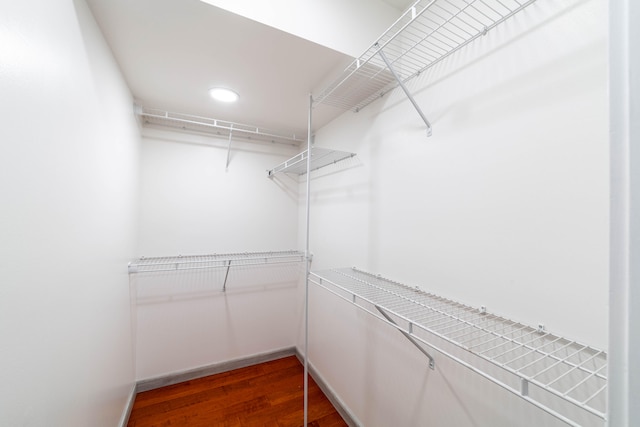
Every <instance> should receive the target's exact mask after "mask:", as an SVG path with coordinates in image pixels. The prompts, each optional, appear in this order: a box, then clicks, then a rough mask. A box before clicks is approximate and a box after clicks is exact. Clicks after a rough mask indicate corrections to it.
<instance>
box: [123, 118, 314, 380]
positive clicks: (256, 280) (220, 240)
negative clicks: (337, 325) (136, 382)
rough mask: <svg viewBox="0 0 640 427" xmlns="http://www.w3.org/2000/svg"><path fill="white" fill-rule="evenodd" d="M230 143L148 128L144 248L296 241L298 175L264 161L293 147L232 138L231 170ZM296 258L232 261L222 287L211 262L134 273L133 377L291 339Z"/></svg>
mask: <svg viewBox="0 0 640 427" xmlns="http://www.w3.org/2000/svg"><path fill="white" fill-rule="evenodd" d="M227 144H228V141H227V140H224V139H214V138H210V137H205V136H199V135H189V134H178V133H173V132H167V131H162V130H157V129H145V130H144V138H143V142H142V151H141V156H140V159H141V162H140V177H141V179H140V182H141V183H140V203H141V207H140V221H139V222H140V237H139V247H138V253H139V255H140V256H147V257H149V256H174V255H180V254H182V255H196V254H213V253H218V254H225V253H238V252H256V251H257V252H262V251H282V250H292V249H297V232H298V230H297V219H298V218H297V203H298V199H297V198H298V188H297V181H296V180H293V179H291V178H288V177H287V176H277V177H275V178H273V179H269V178H267V170H268V169H271V168H273V167H274V166H276V165H277V164H279V163H281V162H283V161H284V160H286V159H288V158H290V157H291V156H293V155H294V154H297V153H298V151H299V148H297V147H291V146H279V145H273V144H259V143H246V142H242V141H240V140H233V141H232V149H231V153H230V162H229V168H228V170H227V169H226V167H225V165H226V159H227ZM302 267H303V264H298V265H295V266H286V267H284V268H281V269H272V270H265V269H263V268H256V269H254V270H244V269H241V270H238V271H236V270H234V269H231V272H230V275H229V283H228V284H227V292H226V293H222V292H221V285H220V283H221V282H220V280H218V279H220V277H218V276H216V274H218V273H219V272H216V271H204V272H200V271H196V272H194V273H184V274H180V275H171V274H165V275H152V276H149V275H144V274H138V275H134V276H132V283H133V284H134V287H135V292H136V295H137V310H136V313H137V315H136V327H135V330H136V342H137V347H136V356H137V370H136V372H137V378H138V379H148V378H153V377H157V376H161V375H167V374H171V373H176V372H181V371H184V370H188V369H193V368H197V367H200V366H205V365H210V364H213V363H218V362H222V361H227V360H232V359H236V358H239V357H246V356H248V355H253V354H258V353H264V352H268V351H272V350H278V349H282V348H285V347H292V346H294V345H295V330H296V329H295V325H296V318H295V308H296V301H295V296H296V289H297V284H298V281H299V271H300V268H302ZM154 287H155V289H158V288H159V287H162V288H163V293H162V294H161V295H155V294H154ZM150 293H151V294H150ZM149 295H153V298H151V297H150V296H149Z"/></svg>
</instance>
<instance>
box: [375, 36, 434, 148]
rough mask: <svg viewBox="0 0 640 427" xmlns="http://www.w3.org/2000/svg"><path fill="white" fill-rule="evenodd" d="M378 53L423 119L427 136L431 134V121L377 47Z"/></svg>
mask: <svg viewBox="0 0 640 427" xmlns="http://www.w3.org/2000/svg"><path fill="white" fill-rule="evenodd" d="M375 46H376V47H377V48H379V47H380V46H379V45H378V43H376V44H375ZM378 54H379V55H380V58H382V60H383V61H384V63H385V64H387V68H388V69H389V71H390V72H391V74H393V77H394V78H395V79H396V81H397V82H398V84H399V85H400V87H401V88H402V90H403V91H404V93H405V95H407V98H409V101H411V104H413V108H415V109H416V111H417V112H418V114H420V117H421V118H422V121H424V124H425V125H427V136H431V123H429V120H427V117H426V116H425V115H424V113H423V112H422V110H421V109H420V107H419V106H418V103H417V102H416V101H415V99H413V96H412V95H411V92H409V89H407V87H406V86H405V85H404V83H402V80H401V79H400V76H399V75H398V74H397V73H396V70H394V69H393V66H392V65H391V62H389V60H388V59H387V56H386V55H385V54H384V52H383V51H382V49H378Z"/></svg>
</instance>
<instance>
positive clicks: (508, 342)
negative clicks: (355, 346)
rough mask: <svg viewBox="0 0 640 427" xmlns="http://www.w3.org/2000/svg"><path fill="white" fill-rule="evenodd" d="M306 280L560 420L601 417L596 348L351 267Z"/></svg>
mask: <svg viewBox="0 0 640 427" xmlns="http://www.w3.org/2000/svg"><path fill="white" fill-rule="evenodd" d="M309 281H310V282H311V283H314V284H316V285H318V286H320V287H321V288H324V289H326V290H328V291H329V292H331V293H332V294H334V295H337V296H339V297H341V298H342V299H344V300H346V301H348V302H350V303H352V304H354V305H356V306H357V307H359V308H360V309H363V310H365V311H367V312H368V313H369V314H372V315H373V316H375V317H377V318H378V319H380V320H382V321H384V322H386V323H387V324H389V325H391V326H393V327H394V328H396V329H398V330H399V331H400V332H401V333H402V334H403V335H405V336H406V337H407V338H409V339H410V340H411V341H412V342H413V343H414V344H415V345H416V346H418V347H419V348H420V347H421V346H422V345H424V346H426V347H428V348H431V349H434V350H436V352H437V353H441V354H443V355H445V356H447V357H449V358H451V359H453V360H455V361H456V362H458V363H460V364H462V365H463V366H465V367H466V368H469V369H471V370H472V371H474V372H475V373H477V374H479V375H481V376H482V377H484V378H486V379H488V380H490V381H492V382H494V383H495V384H497V385H499V386H501V387H503V388H505V389H507V390H508V391H510V392H512V393H514V394H516V395H518V396H519V397H521V398H523V399H525V400H526V401H528V402H529V403H532V404H534V405H535V406H537V407H538V408H540V409H542V410H544V411H545V412H547V413H549V414H551V415H553V416H555V417H557V418H559V419H561V420H562V421H564V422H565V423H566V424H568V425H571V426H576V427H577V426H582V425H584V424H583V423H584V419H585V418H586V419H588V420H590V421H592V422H593V423H595V424H593V425H602V424H603V422H604V420H605V419H606V416H605V413H606V384H607V378H606V370H607V356H606V353H605V352H604V351H601V350H597V349H594V348H592V347H590V346H587V345H584V344H580V343H578V342H576V341H572V340H569V339H565V338H563V337H560V336H557V335H554V334H551V333H548V332H546V331H545V330H544V328H543V327H537V328H535V327H531V326H527V325H523V324H521V323H518V322H514V321H512V320H509V319H505V318H503V317H499V316H496V315H493V314H490V313H487V312H486V311H485V310H483V309H477V308H473V307H469V306H466V305H463V304H460V303H457V302H454V301H451V300H448V299H445V298H442V297H439V296H436V295H433V294H430V293H427V292H424V291H422V290H420V289H418V288H412V287H409V286H406V285H403V284H401V283H397V282H394V281H391V280H388V279H385V278H382V277H380V276H376V275H373V274H370V273H367V272H364V271H360V270H357V269H355V268H342V269H332V270H323V271H319V272H312V273H311V275H310V279H309ZM418 342H419V343H418ZM434 343H435V344H434ZM421 351H423V352H425V351H424V349H423V348H421ZM437 353H436V354H437ZM425 354H427V353H426V352H425ZM427 356H428V357H429V358H430V359H431V356H429V355H428V354H427ZM432 362H433V360H432ZM436 363H437V360H436ZM577 416H578V417H577ZM576 417H577V418H579V420H576Z"/></svg>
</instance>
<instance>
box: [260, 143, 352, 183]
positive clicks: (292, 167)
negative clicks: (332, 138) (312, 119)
mask: <svg viewBox="0 0 640 427" xmlns="http://www.w3.org/2000/svg"><path fill="white" fill-rule="evenodd" d="M307 151H308V150H305V151H303V152H302V153H300V154H298V155H296V156H293V157H292V158H290V159H288V160H286V161H284V162H282V163H280V164H279V165H278V166H276V167H274V168H273V169H271V170H269V171H267V173H268V175H269V177H272V176H273V175H275V174H276V173H279V172H282V173H289V174H294V175H304V174H306V173H307ZM355 155H356V154H355V153H349V152H346V151H337V150H331V149H328V148H312V149H311V170H310V171H311V172H313V171H314V170H317V169H320V168H323V167H325V166H329V165H333V164H335V163H338V162H340V161H342V160H346V159H350V158H352V157H354V156H355Z"/></svg>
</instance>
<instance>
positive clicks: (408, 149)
mask: <svg viewBox="0 0 640 427" xmlns="http://www.w3.org/2000/svg"><path fill="white" fill-rule="evenodd" d="M606 14H607V4H606V2H605V1H603V0H584V1H580V0H578V1H574V0H567V1H560V2H550V1H539V2H536V3H535V4H534V5H533V6H531V7H529V8H528V9H527V10H525V11H524V12H523V13H522V14H519V15H517V16H515V17H514V18H513V19H511V20H509V21H508V22H506V23H505V24H504V25H502V26H500V27H498V28H496V29H495V30H494V31H492V32H491V33H490V34H489V35H488V36H487V37H484V38H481V39H478V40H477V41H476V42H474V43H473V44H472V45H470V46H468V47H467V48H465V49H463V50H461V51H460V52H459V53H457V54H455V55H453V56H451V57H450V58H449V59H447V60H446V61H444V62H443V63H441V64H439V65H438V66H436V67H435V68H434V69H432V70H431V71H429V72H427V73H424V74H422V75H421V76H420V77H419V78H418V79H416V80H414V81H412V82H411V83H410V85H409V87H410V90H411V91H412V93H414V95H415V97H416V100H417V102H418V104H419V105H420V106H421V107H422V109H423V111H424V112H425V114H426V115H427V117H428V118H429V119H430V120H431V122H432V124H433V136H432V137H431V138H427V137H426V134H425V129H424V124H422V123H421V121H420V118H419V117H418V115H417V113H416V112H415V111H414V110H413V109H412V107H411V105H410V103H409V102H408V101H407V100H406V98H404V96H403V95H401V94H400V93H399V92H397V91H396V92H394V93H393V94H391V95H390V96H386V97H385V98H383V99H381V100H379V101H377V102H376V103H374V104H372V105H370V106H369V107H367V108H365V109H364V110H362V111H361V112H360V113H358V114H354V113H346V114H345V115H343V116H341V117H340V118H339V119H337V120H335V121H334V122H332V123H331V124H329V125H328V126H325V127H324V128H322V129H320V130H319V131H318V132H317V135H316V143H317V145H319V146H326V147H332V148H337V149H344V150H347V151H354V152H357V153H358V158H359V164H356V165H353V167H350V168H346V170H344V171H342V172H340V173H330V174H326V175H325V176H322V177H318V178H317V179H315V180H314V181H313V183H312V185H313V187H312V220H311V223H312V230H311V250H312V252H313V253H314V255H315V257H314V269H316V270H321V269H323V268H331V267H349V266H358V267H360V268H362V269H364V270H368V271H371V272H373V273H380V274H383V275H384V276H386V277H390V278H392V279H394V280H398V281H400V282H404V283H406V284H409V285H419V286H421V287H422V288H424V289H426V290H429V291H431V292H434V293H436V294H439V295H442V296H445V297H448V298H452V299H454V300H457V301H460V302H462V303H465V304H467V305H470V306H473V307H480V306H481V305H484V306H486V307H487V308H488V310H489V311H490V312H493V313H497V314H500V315H503V316H506V317H508V318H512V319H515V320H518V321H521V322H523V323H525V324H530V325H537V324H538V323H543V324H544V325H545V326H546V328H547V330H549V331H551V332H552V333H556V334H560V335H564V336H566V337H568V338H572V339H576V340H579V341H582V342H585V343H587V344H590V345H593V346H595V347H596V348H606V346H607V317H608V310H607V304H608V207H609V190H608V184H609V183H608V180H609V168H608V156H609V152H608V134H607V131H608V122H607V121H608V119H607V116H608V109H607V108H608V107H607V23H606V19H602V17H603V16H606ZM319 108H322V107H319ZM343 311H345V309H343V308H342V307H341V306H340V305H339V303H338V302H335V300H331V299H329V298H325V299H315V300H314V298H312V299H311V308H310V314H311V316H312V331H311V335H310V340H311V351H310V358H311V361H312V363H313V364H314V365H315V366H316V367H317V368H318V369H319V371H320V372H321V373H322V374H323V375H325V377H327V379H328V380H329V382H330V383H331V384H332V386H334V388H335V389H336V391H337V392H338V394H340V397H341V398H343V400H344V401H345V402H346V403H347V404H348V405H350V406H351V407H352V409H354V411H355V413H356V415H357V416H358V417H359V418H361V421H363V422H364V424H365V425H368V426H369V425H371V426H375V425H434V426H445V425H456V426H467V425H469V426H471V425H492V426H512V425H536V426H538V425H547V424H545V423H547V422H549V423H552V421H547V417H546V416H545V415H541V413H538V412H539V411H533V413H529V412H527V414H526V416H523V413H520V411H521V410H522V411H530V409H522V408H521V409H513V410H512V409H511V408H519V407H518V406H517V405H518V403H514V402H517V401H519V399H518V398H514V399H509V398H507V397H505V396H502V395H497V394H496V393H498V392H497V391H495V390H493V389H491V388H490V387H488V386H484V385H480V386H479V387H478V389H479V390H480V392H470V391H469V390H468V389H461V387H460V385H461V384H463V383H464V382H465V381H466V380H465V379H464V378H465V377H464V376H465V375H467V374H465V372H464V370H461V369H460V368H451V369H449V368H446V369H445V368H444V367H443V368H442V370H439V371H438V372H436V373H435V374H431V375H430V376H428V377H426V378H425V376H424V375H423V372H422V366H423V365H422V364H426V362H425V361H424V360H415V361H409V360H407V359H408V358H409V357H410V356H411V357H413V356H412V355H410V356H407V355H405V354H404V353H405V352H408V353H410V352H412V351H415V350H412V349H411V345H410V344H408V343H407V342H406V341H404V343H403V340H402V337H400V338H397V337H393V336H387V335H388V334H393V331H391V332H389V333H388V334H384V333H383V332H379V331H374V330H373V329H372V328H370V327H369V326H368V323H364V324H363V322H364V319H361V317H365V315H357V314H354V313H349V312H345V313H342V312H343ZM338 312H340V313H338ZM342 317H346V321H344V322H343V321H342V320H343V319H342ZM396 334H397V333H396ZM387 340H392V341H393V344H391V343H387V344H377V343H378V341H387ZM396 341H398V342H396ZM407 347H409V349H408V350H407ZM338 352H339V353H340V363H336V360H335V359H336V356H334V355H335V354H337V353H338ZM394 352H395V353H394ZM394 354H395V355H394ZM418 354H419V353H418ZM394 359H395V360H394ZM383 362H384V363H383ZM418 366H420V367H418ZM440 366H441V367H442V365H440ZM413 371H415V372H417V374H415V375H414V374H413V373H412V372H413ZM347 377H348V380H347ZM432 377H433V380H431V379H432ZM391 379H393V381H397V382H398V384H400V385H398V389H397V390H395V389H393V388H391V387H389V386H388V381H391ZM332 381H335V383H334V382H332ZM443 381H444V382H445V383H448V384H451V387H449V386H447V387H441V386H442V385H443V384H442V382H443ZM473 381H475V380H473ZM444 385H445V386H446V384H444ZM400 389H404V390H406V392H400V391H399V390H400ZM439 390H448V392H447V393H449V394H450V396H449V398H447V399H444V398H443V396H442V395H440V394H438V393H439ZM428 395H438V398H436V399H429V398H427V397H428ZM512 405H515V406H512ZM389 411H391V412H392V413H390V412H389ZM454 413H455V414H457V415H459V417H460V419H459V420H458V421H457V422H455V423H451V422H448V421H446V420H447V418H446V414H454ZM434 417H435V418H434ZM429 420H432V422H431V421H429ZM427 421H429V422H427ZM553 425H555V424H553Z"/></svg>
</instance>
